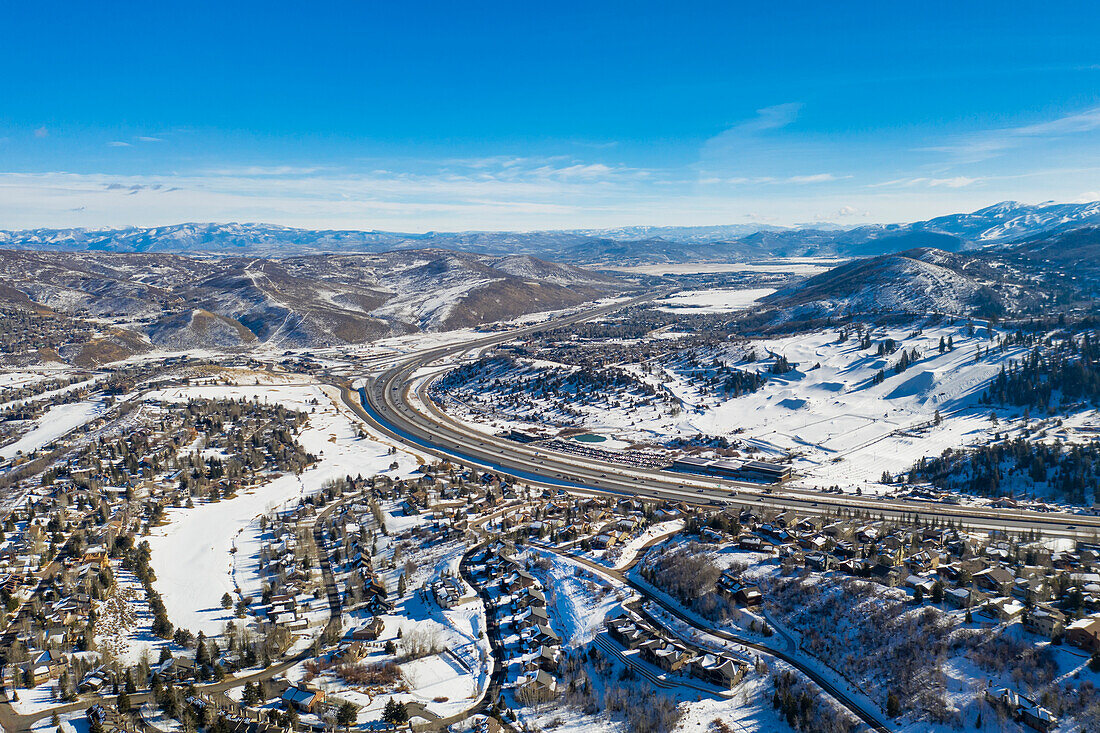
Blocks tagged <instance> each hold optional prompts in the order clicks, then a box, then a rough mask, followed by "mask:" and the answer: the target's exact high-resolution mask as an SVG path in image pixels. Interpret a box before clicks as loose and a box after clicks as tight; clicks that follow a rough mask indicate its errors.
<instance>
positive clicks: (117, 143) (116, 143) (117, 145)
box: [107, 140, 130, 148]
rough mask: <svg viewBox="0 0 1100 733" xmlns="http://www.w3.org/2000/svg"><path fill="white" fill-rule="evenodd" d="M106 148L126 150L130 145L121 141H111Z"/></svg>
mask: <svg viewBox="0 0 1100 733" xmlns="http://www.w3.org/2000/svg"><path fill="white" fill-rule="evenodd" d="M107 147H109V148H128V147H130V143H124V142H122V141H121V140H112V141H111V142H109V143H107Z"/></svg>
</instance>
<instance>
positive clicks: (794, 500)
mask: <svg viewBox="0 0 1100 733" xmlns="http://www.w3.org/2000/svg"><path fill="white" fill-rule="evenodd" d="M661 295H663V293H653V294H650V295H646V296H642V297H639V298H634V299H632V300H629V301H625V302H620V303H616V304H611V305H602V306H599V307H595V308H591V309H588V310H583V311H579V312H577V313H573V314H570V315H567V316H563V317H561V318H558V319H555V320H553V321H551V322H549V323H541V324H537V325H533V326H526V327H523V328H519V329H515V330H511V331H502V332H500V333H495V334H491V335H488V336H485V337H483V338H479V339H476V340H473V341H468V342H464V343H460V344H452V345H447V346H441V347H438V348H434V349H429V350H426V351H421V352H418V353H415V354H413V355H410V356H409V357H407V358H406V359H405V360H403V361H400V362H399V363H397V364H396V365H395V366H392V367H391V368H389V369H386V370H384V371H382V372H381V373H380V374H377V375H371V376H368V377H367V379H366V386H365V387H364V388H363V389H361V390H358V392H356V391H352V390H350V389H348V388H347V387H346V386H345V387H344V390H343V395H344V401H345V403H347V404H348V406H349V407H351V408H352V409H353V410H354V411H355V412H356V413H357V414H358V415H359V416H360V418H362V419H363V420H365V421H366V422H368V423H370V424H371V425H373V426H374V428H375V429H377V430H379V431H381V432H382V433H384V434H386V435H388V436H389V437H391V438H393V439H396V440H398V441H400V442H403V443H406V444H409V445H411V446H414V447H416V448H419V449H420V450H421V451H423V452H427V453H430V454H433V455H436V456H438V457H440V458H446V459H450V460H457V461H459V462H462V463H465V464H468V465H474V466H479V467H482V468H483V469H488V470H492V471H494V472H497V473H502V474H506V475H510V476H512V477H514V478H515V479H517V480H519V481H522V482H524V483H527V484H530V485H533V486H540V487H548V488H556V489H565V490H571V491H580V492H586V493H599V494H611V495H620V496H637V497H642V498H648V499H673V500H678V501H684V502H688V503H692V504H697V505H723V504H736V505H742V506H759V507H772V508H777V509H792V510H796V511H798V512H799V513H804V514H805V513H809V514H825V513H829V512H833V511H836V510H837V509H853V510H862V511H867V512H869V513H870V514H872V515H873V516H880V515H881V516H883V517H888V518H897V519H906V518H912V517H913V516H914V515H917V516H919V517H920V518H922V519H925V520H930V519H938V520H940V521H944V522H946V521H952V522H955V523H956V524H961V525H964V526H966V527H968V528H971V529H976V530H983V531H991V530H1003V531H1008V532H1027V531H1030V530H1036V531H1038V532H1040V533H1041V535H1042V536H1044V537H1065V538H1077V539H1093V538H1096V537H1100V517H1095V516H1091V515H1085V514H1071V513H1053V512H1052V513H1044V512H1036V511H1028V510H1021V509H994V508H989V507H981V506H965V505H963V506H959V505H950V504H938V503H932V502H927V501H919V500H913V499H904V498H889V497H876V496H858V495H853V494H842V495H841V494H826V493H822V492H820V491H816V490H813V489H807V488H804V487H799V486H798V485H797V480H795V481H791V482H786V483H784V484H782V485H777V486H774V487H766V486H762V485H761V484H754V483H745V482H737V481H730V480H725V479H718V478H712V477H707V476H697V475H693V474H681V473H676V472H671V471H660V470H652V469H645V468H634V467H629V466H624V465H621V464H616V463H610V462H606V461H600V460H597V459H593V458H588V457H585V456H579V455H574V454H570V453H564V452H560V451H553V450H548V449H546V448H545V447H542V446H540V445H538V444H521V443H517V442H515V441H511V440H507V439H504V438H499V437H496V436H494V435H492V434H489V433H485V432H481V431H479V430H475V429H474V428H472V427H470V426H469V425H467V424H465V423H462V422H461V421H459V420H456V419H455V418H453V417H451V416H450V415H448V414H447V413H446V412H444V411H443V410H442V409H441V408H440V407H439V406H438V405H437V404H435V403H434V402H433V401H432V400H431V398H430V396H429V388H430V385H431V383H432V382H433V381H434V380H435V379H438V378H439V377H440V376H442V375H443V374H444V373H446V371H447V370H448V369H449V368H453V366H454V365H455V357H459V356H461V355H463V354H466V353H470V352H476V351H479V350H482V349H485V348H487V347H489V346H493V345H495V344H499V343H504V342H506V341H511V340H514V339H516V338H518V337H521V336H524V335H527V334H530V333H532V332H535V331H539V330H546V329H549V328H555V327H558V328H560V327H563V326H568V325H572V324H576V323H580V322H583V321H587V320H591V319H594V318H598V317H600V316H603V315H607V314H609V313H612V312H614V311H616V310H620V309H622V308H625V307H627V306H629V305H632V304H634V303H638V302H642V301H645V300H649V299H652V298H656V297H660V296H661ZM444 360H450V363H449V364H444V363H439V362H443V361H444Z"/></svg>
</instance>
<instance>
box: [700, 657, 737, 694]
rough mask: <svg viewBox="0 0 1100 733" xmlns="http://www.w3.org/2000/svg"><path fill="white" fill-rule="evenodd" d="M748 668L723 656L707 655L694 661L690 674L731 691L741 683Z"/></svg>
mask: <svg viewBox="0 0 1100 733" xmlns="http://www.w3.org/2000/svg"><path fill="white" fill-rule="evenodd" d="M747 667H748V665H747V664H745V663H744V662H741V661H739V660H735V659H733V658H732V657H727V656H725V655H723V654H718V655H716V654H705V655H703V656H702V657H697V658H696V659H694V660H692V662H691V667H690V672H691V675H692V676H693V677H698V678H699V679H701V680H703V681H705V682H709V683H711V684H712V685H717V686H719V687H722V688H724V689H729V688H732V687H733V686H734V685H736V684H737V683H738V682H740V681H741V679H742V678H743V677H744V676H745V670H746V668H747Z"/></svg>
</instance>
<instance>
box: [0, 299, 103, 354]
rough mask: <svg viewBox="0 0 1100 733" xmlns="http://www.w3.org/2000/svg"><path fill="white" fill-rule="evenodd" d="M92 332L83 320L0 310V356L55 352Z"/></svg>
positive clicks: (81, 339) (90, 327)
mask: <svg viewBox="0 0 1100 733" xmlns="http://www.w3.org/2000/svg"><path fill="white" fill-rule="evenodd" d="M94 333H95V329H94V328H93V327H92V325H91V324H90V323H88V322H87V321H83V320H79V319H76V318H69V317H68V316H63V315H58V314H53V313H36V312H34V311H30V310H22V309H18V308H0V353H4V354H22V353H25V352H27V351H38V350H40V349H51V350H53V351H57V350H59V349H61V348H62V347H64V346H67V345H69V344H79V343H85V342H87V341H89V340H90V339H91V338H92V336H93V334H94Z"/></svg>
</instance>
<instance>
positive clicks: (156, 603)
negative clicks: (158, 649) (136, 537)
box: [113, 535, 172, 639]
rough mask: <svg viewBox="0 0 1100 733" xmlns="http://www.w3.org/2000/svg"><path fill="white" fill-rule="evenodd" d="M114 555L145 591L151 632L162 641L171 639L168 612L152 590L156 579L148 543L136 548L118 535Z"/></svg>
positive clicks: (125, 537)
mask: <svg viewBox="0 0 1100 733" xmlns="http://www.w3.org/2000/svg"><path fill="white" fill-rule="evenodd" d="M113 551H114V553H115V554H117V555H119V556H121V558H122V566H123V567H124V568H127V569H128V570H130V571H131V572H132V573H133V574H134V576H135V577H137V579H138V580H139V581H141V586H142V588H144V589H145V596H146V598H147V599H148V602H149V609H150V610H151V611H152V612H153V624H152V631H153V633H154V634H156V635H157V636H159V637H161V638H162V639H171V638H172V622H171V621H169V620H168V610H167V609H166V608H165V607H164V601H163V600H162V599H161V597H160V593H157V592H156V591H155V590H154V589H153V581H154V580H156V579H157V576H156V574H155V573H154V572H153V567H152V566H151V565H150V564H149V557H150V555H151V551H150V549H149V543H148V542H142V543H141V544H140V545H138V546H137V547H134V546H133V539H132V538H130V537H129V536H128V535H120V536H119V537H118V538H116V539H115V544H114V550H113Z"/></svg>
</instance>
